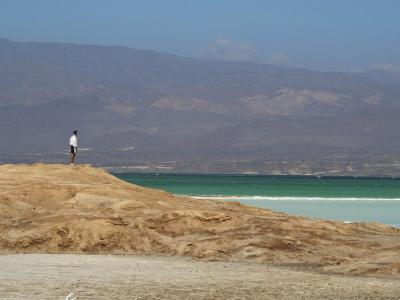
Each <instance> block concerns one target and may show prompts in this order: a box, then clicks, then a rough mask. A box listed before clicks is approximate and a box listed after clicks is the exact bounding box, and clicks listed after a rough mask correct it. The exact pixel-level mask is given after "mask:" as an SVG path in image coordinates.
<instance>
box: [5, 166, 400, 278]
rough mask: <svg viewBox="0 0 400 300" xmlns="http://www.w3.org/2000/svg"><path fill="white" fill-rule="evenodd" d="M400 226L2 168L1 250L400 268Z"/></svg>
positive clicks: (362, 269)
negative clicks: (317, 216)
mask: <svg viewBox="0 0 400 300" xmlns="http://www.w3.org/2000/svg"><path fill="white" fill-rule="evenodd" d="M399 250H400V230H399V229H396V228H392V227H388V226H385V225H381V224H368V223H354V224H347V223H342V222H334V221H324V220H317V219H309V218H304V217H296V216H290V215H287V214H284V213H276V212H273V211H270V210H264V209H258V208H254V207H249V206H244V205H241V204H239V203H232V202H218V201H211V200H196V199H191V198H185V197H178V196H174V195H171V194H168V193H166V192H163V191H158V190H151V189H147V188H143V187H140V186H136V185H132V184H129V183H127V182H124V181H121V180H119V179H117V178H115V177H114V176H112V175H110V174H108V173H107V172H105V171H104V170H102V169H97V168H93V167H89V166H83V165H82V166H65V165H51V164H49V165H47V164H35V165H2V166H0V253H2V254H12V253H92V254H94V253H97V254H101V253H103V254H105V253H110V254H163V255H175V256H188V257H194V258H198V259H201V260H205V261H210V260H212V261H241V262H259V263H270V264H275V265H281V266H282V265H285V266H291V267H294V268H299V267H300V268H303V269H311V270H314V271H321V272H325V273H338V274H351V275H365V276H378V277H379V276H383V277H395V278H398V276H399V274H400V254H399V253H400V251H399Z"/></svg>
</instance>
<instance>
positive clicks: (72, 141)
mask: <svg viewBox="0 0 400 300" xmlns="http://www.w3.org/2000/svg"><path fill="white" fill-rule="evenodd" d="M69 144H70V145H71V146H72V147H78V138H77V137H76V135H75V134H74V135H73V136H71V137H70V138H69Z"/></svg>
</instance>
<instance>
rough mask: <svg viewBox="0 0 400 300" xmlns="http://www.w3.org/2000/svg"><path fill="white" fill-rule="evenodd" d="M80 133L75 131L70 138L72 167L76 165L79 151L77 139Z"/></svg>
mask: <svg viewBox="0 0 400 300" xmlns="http://www.w3.org/2000/svg"><path fill="white" fill-rule="evenodd" d="M77 134H78V131H76V130H74V132H73V134H72V136H71V137H70V138H69V145H70V146H71V154H70V155H69V161H70V164H71V166H73V165H74V161H75V155H76V152H77V151H78V138H77Z"/></svg>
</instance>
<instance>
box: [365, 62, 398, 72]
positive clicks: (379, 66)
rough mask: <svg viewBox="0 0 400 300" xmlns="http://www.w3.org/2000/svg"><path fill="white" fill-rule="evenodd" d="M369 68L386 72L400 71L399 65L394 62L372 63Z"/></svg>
mask: <svg viewBox="0 0 400 300" xmlns="http://www.w3.org/2000/svg"><path fill="white" fill-rule="evenodd" d="M371 69H373V70H382V71H387V72H400V66H398V65H394V64H374V65H372V66H371Z"/></svg>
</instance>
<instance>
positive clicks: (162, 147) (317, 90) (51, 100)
mask: <svg viewBox="0 0 400 300" xmlns="http://www.w3.org/2000/svg"><path fill="white" fill-rule="evenodd" d="M399 117H400V74H399V73H396V72H388V71H383V70H369V71H364V72H355V73H346V72H319V71H313V70H306V69H301V68H289V67H280V66H275V65H267V64H255V63H248V62H221V61H213V60H206V59H198V58H188V57H181V56H177V55H172V54H165V53H158V52H155V51H149V50H139V49H133V48H128V47H122V46H98V45H77V44H56V43H33V42H13V41H10V40H6V39H0V140H1V143H0V160H1V161H2V162H33V161H48V162H60V161H65V158H66V151H67V150H68V148H67V146H68V145H67V142H68V138H69V136H70V134H71V132H72V131H73V130H74V129H77V130H78V131H79V145H80V149H81V150H82V151H80V159H81V161H85V162H88V163H92V164H95V165H100V166H105V167H109V168H112V169H114V170H129V171H168V172H211V173H212V172H222V173H230V172H233V173H262V174H314V175H315V174H322V175H332V174H333V175H376V176H378V175H379V176H381V175H388V176H397V175H400V168H399V166H400V155H398V154H397V153H398V149H399V147H400V139H399V134H398V128H399V125H400V118H399Z"/></svg>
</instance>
